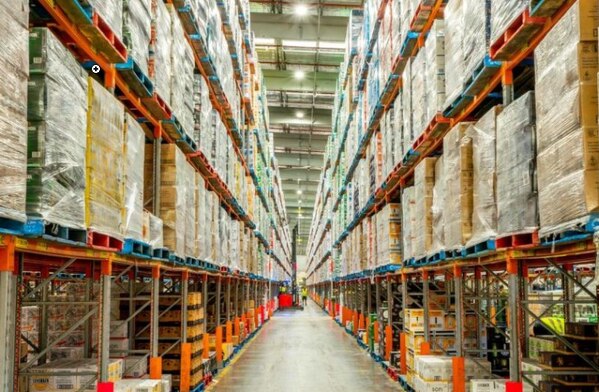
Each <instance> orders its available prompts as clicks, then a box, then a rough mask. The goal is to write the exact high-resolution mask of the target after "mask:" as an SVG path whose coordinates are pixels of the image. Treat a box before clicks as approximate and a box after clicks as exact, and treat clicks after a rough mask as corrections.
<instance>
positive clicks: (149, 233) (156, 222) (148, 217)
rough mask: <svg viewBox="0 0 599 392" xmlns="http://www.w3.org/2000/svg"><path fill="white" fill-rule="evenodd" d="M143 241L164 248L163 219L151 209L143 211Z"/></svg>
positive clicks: (154, 246) (153, 246)
mask: <svg viewBox="0 0 599 392" xmlns="http://www.w3.org/2000/svg"><path fill="white" fill-rule="evenodd" d="M142 219H143V231H142V241H143V242H145V243H147V244H149V245H150V246H151V247H152V248H162V247H163V243H162V219H160V218H158V217H157V216H156V215H154V214H152V213H151V212H149V211H146V210H144V212H143V218H142Z"/></svg>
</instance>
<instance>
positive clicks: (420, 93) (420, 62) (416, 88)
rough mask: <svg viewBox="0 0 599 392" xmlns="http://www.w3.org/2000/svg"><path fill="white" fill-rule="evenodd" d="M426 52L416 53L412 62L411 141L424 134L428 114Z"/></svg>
mask: <svg viewBox="0 0 599 392" xmlns="http://www.w3.org/2000/svg"><path fill="white" fill-rule="evenodd" d="M425 61H426V50H421V51H419V52H418V54H417V55H416V57H414V58H413V60H412V67H411V78H412V86H411V95H412V134H413V135H412V140H416V139H418V138H419V137H420V135H422V133H423V132H424V128H425V127H426V125H427V124H426V121H427V120H426V118H427V113H428V102H427V98H428V97H427V85H426V83H427V80H426V78H425V77H426V63H425Z"/></svg>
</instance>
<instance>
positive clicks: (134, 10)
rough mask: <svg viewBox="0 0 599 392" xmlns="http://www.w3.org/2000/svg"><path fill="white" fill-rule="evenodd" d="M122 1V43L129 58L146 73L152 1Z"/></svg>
mask: <svg viewBox="0 0 599 392" xmlns="http://www.w3.org/2000/svg"><path fill="white" fill-rule="evenodd" d="M122 1H123V41H124V43H125V45H127V51H128V53H129V56H130V57H132V58H133V59H134V60H135V61H136V62H137V64H138V65H139V67H140V68H141V70H142V71H143V72H144V73H145V74H146V75H149V73H148V62H149V57H150V31H151V28H152V12H151V11H152V0H122Z"/></svg>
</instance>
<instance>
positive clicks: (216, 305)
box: [214, 276, 222, 328]
mask: <svg viewBox="0 0 599 392" xmlns="http://www.w3.org/2000/svg"><path fill="white" fill-rule="evenodd" d="M221 279H222V278H221V277H220V276H218V277H217V278H216V299H215V303H214V309H215V310H214V311H215V312H216V314H215V318H214V319H215V320H216V327H217V328H218V327H219V326H220V325H221V319H220V305H221V301H220V295H221Z"/></svg>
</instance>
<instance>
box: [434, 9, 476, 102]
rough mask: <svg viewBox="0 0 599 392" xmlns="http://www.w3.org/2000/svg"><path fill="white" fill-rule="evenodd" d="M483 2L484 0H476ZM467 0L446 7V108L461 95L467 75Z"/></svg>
mask: <svg viewBox="0 0 599 392" xmlns="http://www.w3.org/2000/svg"><path fill="white" fill-rule="evenodd" d="M475 1H480V2H482V1H483V0H475ZM465 3H466V0H449V2H448V3H447V5H446V6H445V11H444V13H443V14H444V17H445V94H446V100H445V105H444V106H445V107H447V106H449V105H451V104H452V103H453V102H454V101H455V100H456V98H457V97H458V96H459V95H460V93H461V92H462V88H463V83H464V77H465V75H466V64H465V62H464V49H463V41H464V39H465V30H466V27H465V26H464V18H463V12H464V6H465Z"/></svg>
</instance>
